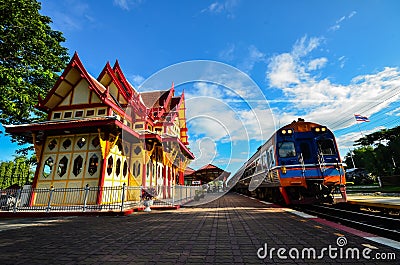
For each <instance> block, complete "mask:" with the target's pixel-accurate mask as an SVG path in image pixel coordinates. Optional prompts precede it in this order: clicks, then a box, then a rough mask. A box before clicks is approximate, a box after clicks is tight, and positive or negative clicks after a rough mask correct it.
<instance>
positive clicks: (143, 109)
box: [5, 53, 194, 203]
mask: <svg viewBox="0 0 400 265" xmlns="http://www.w3.org/2000/svg"><path fill="white" fill-rule="evenodd" d="M36 107H37V108H38V109H40V110H43V111H45V112H46V113H47V114H48V118H47V121H45V122H39V123H35V124H24V125H9V126H7V125H6V126H5V128H6V131H7V132H8V133H10V134H15V135H20V136H24V137H26V138H27V139H28V140H29V141H30V142H31V143H33V145H34V147H35V152H36V157H37V161H38V165H37V169H36V173H35V178H34V182H33V188H49V187H54V188H83V187H85V186H86V185H89V187H115V186H122V185H123V184H124V183H125V184H126V185H128V186H144V187H156V186H158V187H160V186H163V187H167V188H164V189H163V190H164V192H163V193H162V194H161V196H162V197H164V198H165V197H168V196H170V194H169V192H168V191H169V190H170V189H169V188H168V187H171V186H173V185H175V184H184V173H183V172H184V171H185V168H186V166H187V165H188V163H189V162H190V160H192V159H194V156H193V154H192V153H191V151H190V150H189V149H188V136H187V127H186V117H185V98H184V94H183V93H182V95H181V96H177V97H176V96H174V86H173V85H172V87H171V88H170V89H168V90H165V91H152V92H141V93H139V92H137V91H136V90H135V88H134V87H133V86H132V85H131V84H130V83H129V82H128V81H127V80H126V78H125V76H124V74H123V72H122V70H121V68H120V66H119V64H118V61H116V63H115V64H114V66H113V67H111V65H110V64H109V63H107V64H106V65H105V67H104V68H103V70H102V71H101V73H100V75H99V76H98V77H97V78H94V77H93V76H91V75H90V74H89V73H88V72H87V71H86V69H85V68H84V66H83V64H82V62H81V60H80V59H79V57H78V55H77V53H75V54H74V56H73V57H72V59H71V61H70V63H69V64H68V66H67V67H66V69H65V70H64V72H63V74H62V75H61V76H60V78H59V79H58V81H57V82H56V83H55V85H54V87H53V88H52V89H51V91H50V92H49V93H48V95H47V96H46V98H44V99H41V98H39V103H38V105H37V106H36ZM159 195H160V194H159ZM97 202H98V203H101V198H97ZM33 203H34V202H33Z"/></svg>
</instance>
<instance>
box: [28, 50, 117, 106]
mask: <svg viewBox="0 0 400 265" xmlns="http://www.w3.org/2000/svg"><path fill="white" fill-rule="evenodd" d="M83 79H84V80H86V81H87V82H88V84H89V86H88V87H89V89H91V90H92V91H94V92H95V93H96V94H97V95H98V96H99V98H101V99H102V101H103V102H104V103H105V104H107V105H109V106H111V107H113V108H119V103H118V102H117V101H116V99H115V98H113V97H112V96H111V95H110V94H109V91H108V89H106V88H105V87H104V86H103V85H102V84H101V83H100V82H99V81H97V80H96V78H94V77H93V76H91V75H90V74H89V73H88V72H87V71H86V69H85V67H84V66H83V64H82V62H81V60H80V58H79V56H78V54H77V53H76V52H75V54H74V56H73V57H72V59H71V61H70V62H69V64H68V65H67V67H66V68H65V70H64V72H63V73H62V75H61V76H60V78H59V79H58V80H57V82H56V83H55V85H54V86H53V88H52V89H51V90H50V92H49V93H48V94H47V96H46V98H45V99H42V98H40V97H39V103H38V105H37V106H36V107H37V108H38V109H41V110H43V111H45V112H48V111H50V110H52V109H53V108H55V107H57V106H58V105H59V104H60V103H61V102H62V101H63V100H64V99H65V98H66V97H67V96H68V95H69V93H70V92H71V90H72V89H73V88H74V87H75V86H76V85H77V84H78V83H79V82H81V81H82V80H83Z"/></svg>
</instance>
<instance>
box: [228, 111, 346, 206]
mask: <svg viewBox="0 0 400 265" xmlns="http://www.w3.org/2000/svg"><path fill="white" fill-rule="evenodd" d="M235 177H236V178H235ZM234 179H239V181H238V183H237V184H236V190H238V191H239V192H242V193H247V194H250V195H254V196H257V197H259V198H261V199H269V200H273V201H275V202H284V203H286V204H312V203H318V202H331V203H332V202H345V201H346V190H345V184H346V182H345V181H346V180H345V175H344V168H343V163H342V162H341V159H340V155H339V151H338V148H337V144H336V140H335V136H334V135H333V133H332V132H331V131H330V130H329V129H328V128H327V127H326V126H322V125H320V124H317V123H313V122H305V121H304V120H303V119H299V120H298V121H294V122H292V123H291V124H288V125H286V126H284V127H282V128H280V129H279V130H277V131H276V132H275V133H274V134H273V135H272V137H271V138H270V139H269V140H268V141H267V142H266V143H265V144H263V145H262V146H260V147H259V148H258V150H257V152H256V153H255V154H254V155H253V156H252V157H251V158H250V159H249V160H248V161H247V162H246V163H245V164H244V165H243V167H242V168H241V169H239V171H238V172H237V173H236V176H234ZM334 194H337V195H338V196H337V195H336V196H334Z"/></svg>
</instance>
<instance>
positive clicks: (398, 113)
mask: <svg viewBox="0 0 400 265" xmlns="http://www.w3.org/2000/svg"><path fill="white" fill-rule="evenodd" d="M386 115H388V116H400V108H396V109H394V110H392V111H389V112H387V113H386Z"/></svg>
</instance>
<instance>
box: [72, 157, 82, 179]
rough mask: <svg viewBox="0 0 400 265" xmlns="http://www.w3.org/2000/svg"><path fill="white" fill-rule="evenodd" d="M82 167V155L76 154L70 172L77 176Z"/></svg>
mask: <svg viewBox="0 0 400 265" xmlns="http://www.w3.org/2000/svg"><path fill="white" fill-rule="evenodd" d="M82 167H83V158H82V156H80V155H79V156H77V157H76V158H75V159H74V167H73V169H72V173H73V174H74V175H75V177H76V176H78V175H79V174H80V173H81V172H82Z"/></svg>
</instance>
